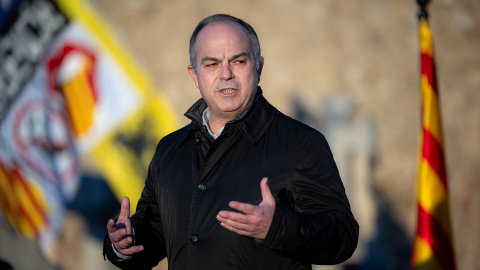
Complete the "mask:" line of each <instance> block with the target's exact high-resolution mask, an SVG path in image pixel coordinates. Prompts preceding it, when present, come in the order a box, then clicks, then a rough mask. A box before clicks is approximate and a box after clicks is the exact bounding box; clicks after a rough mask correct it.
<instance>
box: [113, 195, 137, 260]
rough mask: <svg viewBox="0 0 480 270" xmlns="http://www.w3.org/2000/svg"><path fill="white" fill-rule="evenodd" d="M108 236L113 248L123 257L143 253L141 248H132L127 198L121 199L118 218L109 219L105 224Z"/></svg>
mask: <svg viewBox="0 0 480 270" xmlns="http://www.w3.org/2000/svg"><path fill="white" fill-rule="evenodd" d="M107 230H108V236H109V237H110V241H111V242H112V244H113V246H114V247H115V249H116V250H117V252H119V253H120V254H123V255H132V254H135V253H137V252H140V251H143V246H141V245H140V246H134V245H133V244H134V243H133V235H132V222H131V221H130V201H129V199H128V197H123V199H122V206H121V208H120V216H119V217H118V219H117V223H115V220H113V219H110V220H109V221H108V222H107Z"/></svg>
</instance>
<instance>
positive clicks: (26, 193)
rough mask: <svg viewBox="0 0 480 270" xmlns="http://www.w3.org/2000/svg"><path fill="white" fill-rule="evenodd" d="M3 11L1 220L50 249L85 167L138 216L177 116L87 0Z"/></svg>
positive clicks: (29, 1) (17, 2)
mask: <svg viewBox="0 0 480 270" xmlns="http://www.w3.org/2000/svg"><path fill="white" fill-rule="evenodd" d="M0 15H1V16H0V34H1V35H0V221H1V222H0V224H8V226H9V231H11V232H13V233H15V234H18V235H21V236H24V237H28V238H31V239H38V240H40V241H39V242H40V246H41V247H42V251H44V252H46V253H48V249H49V247H50V246H51V243H52V242H53V241H54V240H55V239H56V237H57V236H58V235H59V233H60V232H61V230H62V225H63V217H64V213H65V211H66V209H65V208H66V204H68V203H69V202H70V201H72V200H73V198H74V197H75V195H76V192H77V190H78V187H79V184H80V174H81V172H82V171H81V169H84V167H81V165H80V164H86V163H88V164H89V165H93V166H94V167H95V170H97V171H98V172H99V173H101V174H102V175H101V176H102V177H103V178H105V179H106V181H107V183H108V184H109V186H110V187H111V189H112V191H113V193H114V194H115V195H116V197H117V198H118V199H119V200H121V198H122V197H123V196H129V197H130V200H131V202H132V203H131V212H132V213H133V212H134V209H135V206H136V202H137V200H138V198H139V197H140V195H141V191H142V188H143V183H144V180H145V176H146V172H147V168H148V163H149V161H150V159H151V157H152V155H153V152H154V151H155V148H156V147H155V146H156V144H157V143H158V140H159V139H160V138H161V137H162V136H164V135H166V134H168V133H170V132H171V131H173V130H174V129H175V128H177V126H178V121H177V118H176V117H175V116H174V113H173V109H172V108H171V107H170V104H169V103H168V102H167V101H166V99H165V98H164V97H163V96H162V95H161V94H160V93H158V92H157V91H155V90H154V89H153V87H152V84H151V83H150V82H149V79H148V76H147V75H146V72H144V71H143V70H142V69H141V68H140V67H139V66H138V64H137V63H136V62H135V61H134V60H133V57H132V56H131V54H130V53H128V50H127V49H126V48H125V47H124V46H123V45H122V43H121V42H120V40H118V39H117V38H116V36H115V35H114V34H113V30H112V29H111V28H110V27H109V26H108V24H107V23H106V22H104V21H103V20H102V19H101V16H100V15H99V14H97V12H96V11H95V10H94V9H93V8H92V7H91V6H90V5H89V4H88V3H87V1H85V0H77V1H70V0H11V1H7V2H5V3H4V4H2V5H0ZM105 218H106V219H108V217H105Z"/></svg>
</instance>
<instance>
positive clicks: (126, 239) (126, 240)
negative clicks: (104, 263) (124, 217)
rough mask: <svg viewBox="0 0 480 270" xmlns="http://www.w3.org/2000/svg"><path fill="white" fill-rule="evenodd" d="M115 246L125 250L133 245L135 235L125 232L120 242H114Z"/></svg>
mask: <svg viewBox="0 0 480 270" xmlns="http://www.w3.org/2000/svg"><path fill="white" fill-rule="evenodd" d="M114 246H115V248H117V247H118V249H120V250H123V249H128V248H130V247H132V246H133V237H132V235H128V234H125V235H123V237H122V239H120V240H119V241H118V242H115V243H114Z"/></svg>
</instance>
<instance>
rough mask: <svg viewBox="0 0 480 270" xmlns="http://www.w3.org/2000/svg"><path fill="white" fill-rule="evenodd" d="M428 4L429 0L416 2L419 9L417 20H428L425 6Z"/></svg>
mask: <svg viewBox="0 0 480 270" xmlns="http://www.w3.org/2000/svg"><path fill="white" fill-rule="evenodd" d="M429 3H430V0H417V4H418V6H419V7H420V11H419V12H418V18H425V19H428V11H427V5H428V4H429Z"/></svg>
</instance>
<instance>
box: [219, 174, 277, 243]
mask: <svg viewBox="0 0 480 270" xmlns="http://www.w3.org/2000/svg"><path fill="white" fill-rule="evenodd" d="M267 182H268V178H266V177H265V178H263V179H262V181H261V182H260V189H261V191H262V198H263V200H262V202H261V203H260V204H259V205H258V206H256V205H251V204H247V203H241V202H236V201H231V202H230V203H229V204H228V205H229V206H230V207H231V208H233V209H236V210H238V211H240V212H242V213H238V212H232V211H220V212H219V213H218V215H217V219H218V220H219V221H220V225H222V226H223V227H225V228H226V229H228V230H230V231H232V232H235V233H238V234H241V235H245V236H250V237H253V238H256V239H265V237H266V236H267V233H268V229H269V228H270V224H272V219H273V213H274V212H275V198H274V197H273V195H272V192H271V191H270V188H269V187H268V184H267Z"/></svg>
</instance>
